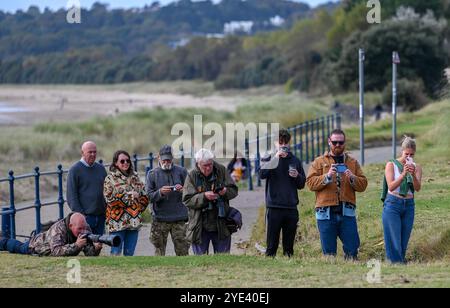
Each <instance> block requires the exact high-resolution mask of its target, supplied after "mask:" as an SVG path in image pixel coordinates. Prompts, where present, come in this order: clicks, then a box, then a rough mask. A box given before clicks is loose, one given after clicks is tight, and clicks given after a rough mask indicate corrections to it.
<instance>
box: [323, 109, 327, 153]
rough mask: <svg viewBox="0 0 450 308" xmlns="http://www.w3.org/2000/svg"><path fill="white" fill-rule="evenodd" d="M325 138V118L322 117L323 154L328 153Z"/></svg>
mask: <svg viewBox="0 0 450 308" xmlns="http://www.w3.org/2000/svg"><path fill="white" fill-rule="evenodd" d="M325 138H326V137H325V117H322V154H323V153H325V151H326V145H327V140H326V139H325Z"/></svg>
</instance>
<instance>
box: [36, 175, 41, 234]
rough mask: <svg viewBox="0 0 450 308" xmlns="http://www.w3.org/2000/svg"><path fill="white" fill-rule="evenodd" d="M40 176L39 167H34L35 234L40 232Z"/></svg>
mask: <svg viewBox="0 0 450 308" xmlns="http://www.w3.org/2000/svg"><path fill="white" fill-rule="evenodd" d="M40 177H41V173H40V172H39V167H36V168H34V192H35V200H34V208H35V210H36V234H38V233H41V207H42V204H41V192H40V187H39V186H40V185H39V180H40Z"/></svg>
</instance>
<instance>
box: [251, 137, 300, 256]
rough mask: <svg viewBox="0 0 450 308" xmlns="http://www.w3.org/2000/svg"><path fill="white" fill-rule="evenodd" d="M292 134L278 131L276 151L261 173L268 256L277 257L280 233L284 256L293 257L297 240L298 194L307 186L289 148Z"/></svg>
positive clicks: (265, 159) (266, 158)
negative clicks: (263, 187)
mask: <svg viewBox="0 0 450 308" xmlns="http://www.w3.org/2000/svg"><path fill="white" fill-rule="evenodd" d="M290 140H291V135H290V134H289V132H288V131H287V130H286V129H282V130H280V132H279V140H278V142H276V143H275V146H276V149H277V152H276V153H275V154H272V155H268V156H267V157H264V158H263V159H262V164H261V168H260V170H259V173H260V176H261V179H265V180H266V207H267V211H266V224H267V249H266V256H271V257H274V256H275V255H276V254H277V249H278V244H279V241H280V231H283V254H284V255H285V256H288V257H291V256H292V255H293V254H294V240H295V234H296V231H297V223H298V219H299V215H298V210H297V205H298V202H299V201H298V191H297V190H300V189H302V188H304V187H305V181H306V176H305V171H304V170H303V166H302V162H301V161H300V160H299V159H298V158H297V157H295V156H294V154H292V152H291V151H290V149H289V142H290Z"/></svg>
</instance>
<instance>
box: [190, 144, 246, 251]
mask: <svg viewBox="0 0 450 308" xmlns="http://www.w3.org/2000/svg"><path fill="white" fill-rule="evenodd" d="M195 161H196V166H195V169H194V170H192V171H191V172H190V173H189V175H188V177H187V178H186V182H185V184H184V188H183V202H184V204H185V205H186V206H187V207H188V209H189V225H188V231H187V238H188V240H189V241H190V242H191V243H192V250H193V252H194V254H196V255H203V254H207V253H208V251H209V243H210V242H212V245H213V249H214V253H229V252H230V248H231V233H230V231H229V230H228V229H227V226H226V224H225V218H226V217H227V216H228V214H229V211H230V204H229V200H231V199H233V198H235V197H236V196H237V194H238V188H237V186H236V184H235V183H234V181H233V179H232V178H231V176H230V175H229V174H228V172H227V170H226V168H225V166H222V165H220V164H219V163H217V162H215V161H214V154H213V153H212V152H211V151H210V150H206V149H201V150H199V151H198V152H197V153H196V154H195Z"/></svg>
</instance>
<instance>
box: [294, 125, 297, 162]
mask: <svg viewBox="0 0 450 308" xmlns="http://www.w3.org/2000/svg"><path fill="white" fill-rule="evenodd" d="M294 155H295V156H297V125H295V126H294Z"/></svg>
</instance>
